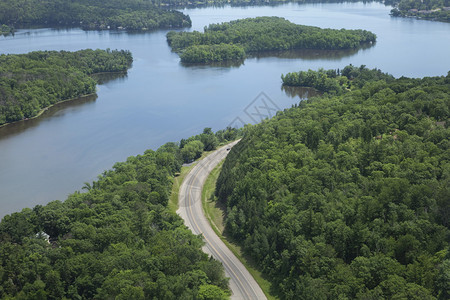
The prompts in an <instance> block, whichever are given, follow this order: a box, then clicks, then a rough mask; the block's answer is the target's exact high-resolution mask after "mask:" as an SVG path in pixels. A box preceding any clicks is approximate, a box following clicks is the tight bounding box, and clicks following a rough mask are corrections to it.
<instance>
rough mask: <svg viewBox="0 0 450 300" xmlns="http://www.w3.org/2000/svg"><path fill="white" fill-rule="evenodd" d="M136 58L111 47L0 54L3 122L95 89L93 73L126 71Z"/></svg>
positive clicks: (26, 116) (34, 113) (0, 113)
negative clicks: (105, 48)
mask: <svg viewBox="0 0 450 300" xmlns="http://www.w3.org/2000/svg"><path fill="white" fill-rule="evenodd" d="M132 61H133V58H132V55H131V52H129V51H124V50H120V51H119V50H113V51H111V50H109V49H107V50H91V49H87V50H80V51H77V52H68V51H59V52H58V51H36V52H30V53H28V54H17V55H16V54H9V55H5V54H3V55H0V74H1V76H0V126H2V125H4V124H7V123H12V122H15V121H19V120H24V119H29V118H33V117H36V116H38V115H39V114H40V113H41V112H42V111H43V110H44V109H46V108H48V107H50V106H52V105H54V104H56V103H58V102H61V101H64V100H68V99H75V98H78V97H80V96H83V95H88V94H92V93H95V91H96V84H97V83H96V81H95V80H94V79H93V78H92V77H91V75H93V74H98V73H104V72H125V71H126V70H127V69H128V68H129V67H130V66H131V63H132Z"/></svg>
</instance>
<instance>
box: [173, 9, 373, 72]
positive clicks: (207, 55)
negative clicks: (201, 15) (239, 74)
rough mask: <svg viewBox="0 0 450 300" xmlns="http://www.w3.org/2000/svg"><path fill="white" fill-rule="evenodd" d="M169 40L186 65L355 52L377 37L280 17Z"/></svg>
mask: <svg viewBox="0 0 450 300" xmlns="http://www.w3.org/2000/svg"><path fill="white" fill-rule="evenodd" d="M167 41H168V43H169V45H170V46H171V47H172V50H173V51H175V52H178V53H179V54H180V58H181V61H182V62H184V63H209V62H213V61H226V60H242V59H243V58H245V56H246V55H248V54H251V53H258V52H264V51H271V50H293V49H321V50H340V49H354V48H359V47H361V46H362V45H364V44H370V43H375V41H376V35H375V34H374V33H372V32H370V31H366V30H346V29H340V30H337V29H322V28H319V27H314V26H305V25H297V24H294V23H291V22H290V21H288V20H286V19H284V18H280V17H257V18H247V19H241V20H236V21H231V22H226V23H221V24H211V25H209V26H208V27H205V31H204V33H201V32H198V31H194V32H175V31H171V32H169V33H168V34H167Z"/></svg>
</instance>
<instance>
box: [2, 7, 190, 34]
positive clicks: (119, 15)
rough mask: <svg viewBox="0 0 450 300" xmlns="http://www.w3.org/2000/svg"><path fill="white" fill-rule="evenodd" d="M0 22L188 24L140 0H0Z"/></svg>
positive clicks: (94, 26)
mask: <svg viewBox="0 0 450 300" xmlns="http://www.w3.org/2000/svg"><path fill="white" fill-rule="evenodd" d="M0 24H6V25H8V26H10V25H13V26H15V27H16V28H17V27H30V26H51V27H61V26H66V27H67V26H70V27H81V28H83V29H85V30H108V29H111V30H112V29H118V30H138V31H146V30H154V29H157V28H182V27H190V26H191V19H190V18H189V16H186V15H184V14H183V13H181V12H179V11H176V10H171V9H165V8H161V7H159V6H158V5H156V4H154V3H153V2H151V1H140V0H123V1H122V0H108V1H102V0H52V1H40V0H3V1H1V2H0Z"/></svg>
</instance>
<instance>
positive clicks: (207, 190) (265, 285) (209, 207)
mask: <svg viewBox="0 0 450 300" xmlns="http://www.w3.org/2000/svg"><path fill="white" fill-rule="evenodd" d="M222 165H223V161H222V162H220V163H219V164H218V165H217V167H215V168H214V170H212V171H211V173H210V174H209V176H208V178H207V179H206V182H205V185H204V186H203V191H202V206H203V211H204V212H205V215H206V218H207V219H208V221H209V223H210V225H211V227H212V229H213V230H214V232H215V233H216V234H217V235H218V236H219V237H220V239H221V240H222V241H223V242H224V243H225V245H227V247H228V248H229V249H230V250H231V252H233V254H234V255H236V257H237V258H238V259H239V260H240V261H241V262H242V263H243V264H244V266H245V267H246V268H247V270H248V271H249V272H250V274H252V276H253V278H255V280H256V282H257V283H258V284H259V286H260V287H261V289H262V290H263V292H264V294H265V295H266V297H267V299H269V300H274V299H278V298H276V297H275V296H273V295H271V294H270V288H271V284H270V282H269V281H268V280H267V279H265V278H264V277H263V275H262V273H261V272H260V271H259V270H257V269H256V263H255V262H254V261H252V259H251V258H250V257H247V256H246V255H244V254H243V252H242V249H241V247H240V246H239V245H237V244H236V243H234V242H233V241H232V239H231V238H230V237H228V236H227V235H226V234H224V228H225V224H224V216H225V210H224V209H225V207H223V205H221V204H220V203H218V202H217V201H216V200H217V199H216V197H215V196H214V192H215V189H216V181H217V178H218V177H219V174H220V171H221V170H222Z"/></svg>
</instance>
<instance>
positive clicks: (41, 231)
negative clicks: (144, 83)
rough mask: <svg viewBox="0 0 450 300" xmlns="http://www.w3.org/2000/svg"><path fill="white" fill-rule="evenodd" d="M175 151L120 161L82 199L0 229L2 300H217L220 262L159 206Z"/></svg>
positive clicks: (168, 148)
mask: <svg viewBox="0 0 450 300" xmlns="http://www.w3.org/2000/svg"><path fill="white" fill-rule="evenodd" d="M180 151H181V149H180V146H179V145H177V144H176V143H167V144H165V145H163V146H162V147H160V148H159V149H158V150H156V151H153V150H147V151H145V153H144V154H143V155H138V156H135V157H129V158H128V159H127V160H126V161H125V162H119V163H116V164H115V165H114V167H113V169H112V170H109V171H105V172H104V173H103V174H102V175H100V176H99V177H98V180H97V181H94V182H93V183H92V184H90V183H86V184H85V187H84V188H85V190H86V192H85V193H80V192H76V193H74V194H72V195H70V196H69V197H68V198H67V200H65V201H64V202H61V201H53V202H50V203H49V204H47V205H44V206H42V205H37V206H36V207H34V208H33V209H29V208H26V209H23V210H22V212H18V213H13V214H11V215H7V216H5V217H4V218H3V220H2V221H1V223H0V254H1V255H0V298H2V299H226V298H228V295H229V291H228V279H226V278H225V275H224V270H223V267H222V265H221V264H220V262H218V261H216V260H214V259H212V258H208V255H207V254H205V253H203V252H202V251H201V247H202V245H203V241H202V238H201V236H194V235H193V234H192V233H191V232H190V230H189V229H188V228H187V227H186V226H185V225H184V224H183V220H182V219H181V218H180V217H179V216H178V215H176V214H175V213H174V212H171V211H170V210H169V209H168V208H167V203H168V197H169V193H170V190H171V187H172V178H173V176H174V174H175V173H176V172H179V170H180V167H181V163H182V161H181V159H180V156H181V154H180Z"/></svg>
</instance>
